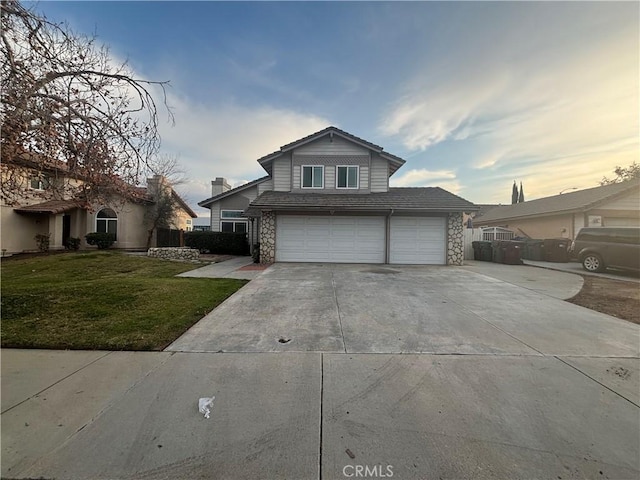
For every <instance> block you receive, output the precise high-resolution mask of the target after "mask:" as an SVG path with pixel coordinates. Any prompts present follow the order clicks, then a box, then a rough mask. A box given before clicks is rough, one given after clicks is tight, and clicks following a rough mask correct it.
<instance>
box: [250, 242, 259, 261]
mask: <svg viewBox="0 0 640 480" xmlns="http://www.w3.org/2000/svg"><path fill="white" fill-rule="evenodd" d="M251 256H252V257H253V263H260V244H259V243H255V244H254V245H253V254H252V255H251Z"/></svg>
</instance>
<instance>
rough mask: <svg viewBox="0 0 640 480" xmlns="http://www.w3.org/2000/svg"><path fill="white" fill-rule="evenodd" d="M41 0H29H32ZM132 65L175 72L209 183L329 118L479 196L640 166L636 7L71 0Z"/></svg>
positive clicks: (408, 179) (420, 174)
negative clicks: (639, 163) (631, 165)
mask: <svg viewBox="0 0 640 480" xmlns="http://www.w3.org/2000/svg"><path fill="white" fill-rule="evenodd" d="M27 5H30V4H27ZM36 9H37V10H39V11H40V12H42V13H44V14H45V15H46V16H47V17H48V18H49V19H50V20H55V21H66V22H68V23H69V25H70V26H71V28H72V29H73V30H75V31H77V32H82V33H86V34H93V33H95V34H97V36H98V39H99V40H100V42H102V43H104V44H105V45H107V46H108V47H109V48H110V51H111V54H112V56H113V58H114V60H116V61H119V60H125V59H126V60H127V61H128V62H129V65H130V67H131V69H132V70H133V71H134V72H135V75H136V76H138V77H139V78H144V79H147V80H169V81H170V85H171V86H170V88H169V89H168V103H169V105H170V106H171V108H172V111H173V113H174V115H175V125H173V126H172V125H171V123H170V122H168V121H167V115H166V111H163V110H160V114H161V116H160V118H161V125H160V127H161V128H160V130H161V135H162V142H163V143H162V145H163V146H162V152H163V153H164V154H167V155H175V156H176V157H177V158H178V161H179V163H180V165H181V167H182V169H183V170H184V172H185V176H186V178H187V179H188V181H187V183H185V184H183V185H181V186H180V187H179V191H180V193H181V194H182V195H183V196H184V197H185V198H186V200H187V201H188V203H189V204H190V205H191V206H192V208H193V209H194V210H195V211H196V212H197V213H198V214H199V215H201V216H208V210H207V209H203V208H201V207H198V206H197V202H199V201H202V200H204V199H206V198H208V197H209V196H210V193H211V180H213V179H214V178H216V177H225V178H226V179H227V181H228V182H229V183H230V184H231V185H232V186H238V185H241V184H242V183H244V182H247V181H251V180H254V179H256V178H259V177H261V176H263V175H265V174H266V173H265V172H264V170H262V168H261V167H260V165H259V164H258V162H257V161H256V160H257V159H258V158H260V157H262V156H264V155H266V154H268V153H271V152H274V151H276V150H278V149H279V148H280V147H281V146H282V145H285V144H287V143H290V142H292V141H295V140H297V139H299V138H302V137H304V136H307V135H309V134H311V133H313V132H316V131H319V130H321V129H323V128H325V127H327V126H330V125H333V126H336V127H338V128H341V129H343V130H346V131H347V132H349V133H351V134H353V135H356V136H358V137H361V138H363V139H365V140H367V141H369V142H372V143H375V144H377V145H380V146H382V147H383V148H384V150H385V151H387V152H390V153H392V154H394V155H397V156H399V157H401V158H403V159H405V160H406V164H405V165H404V166H403V167H402V168H401V169H399V170H398V171H397V172H396V173H395V174H394V175H393V176H392V177H391V179H390V182H391V186H396V187H400V186H402V187H421V186H440V187H442V188H444V189H446V190H449V191H450V192H452V193H455V194H457V195H460V196H462V197H463V198H465V199H467V200H469V201H472V202H474V203H503V204H508V203H510V202H511V189H512V184H513V182H514V181H517V182H518V184H520V182H522V184H523V187H524V194H525V199H526V200H532V199H535V198H540V197H545V196H549V195H556V194H558V193H559V192H561V191H571V189H582V188H589V187H594V186H597V185H598V184H599V181H600V180H601V179H602V177H603V176H609V177H611V176H613V170H614V168H615V167H616V166H623V167H624V166H628V165H630V164H631V163H633V162H634V161H640V158H639V157H640V145H639V132H640V125H639V106H640V98H639V89H640V78H639V77H640V42H639V39H640V29H639V24H640V3H638V2H619V3H617V2H602V3H600V2H579V1H576V2H482V1H478V2H428V1H427V2H267V1H265V2H208V1H198V2H171V1H162V2H156V1H138V2H126V1H125V2H93V1H86V2H66V1H44V2H40V3H38V4H37V5H36Z"/></svg>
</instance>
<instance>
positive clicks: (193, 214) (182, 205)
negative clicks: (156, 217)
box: [171, 188, 198, 218]
mask: <svg viewBox="0 0 640 480" xmlns="http://www.w3.org/2000/svg"><path fill="white" fill-rule="evenodd" d="M171 196H172V197H173V200H174V201H175V202H177V203H178V205H180V208H182V209H183V210H184V211H185V212H187V214H188V215H189V216H190V217H191V218H198V214H197V213H196V212H194V211H193V210H191V207H189V205H187V202H185V201H184V199H183V198H182V197H181V196H180V195H178V192H176V191H175V190H174V189H173V188H172V189H171Z"/></svg>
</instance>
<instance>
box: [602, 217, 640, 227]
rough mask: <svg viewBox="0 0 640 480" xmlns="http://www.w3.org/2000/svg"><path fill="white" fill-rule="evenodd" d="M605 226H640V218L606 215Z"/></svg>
mask: <svg viewBox="0 0 640 480" xmlns="http://www.w3.org/2000/svg"><path fill="white" fill-rule="evenodd" d="M602 223H604V226H605V227H640V218H629V217H627V218H617V217H605V218H604V221H603V222H602Z"/></svg>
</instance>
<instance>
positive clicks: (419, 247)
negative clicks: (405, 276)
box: [389, 216, 447, 265]
mask: <svg viewBox="0 0 640 480" xmlns="http://www.w3.org/2000/svg"><path fill="white" fill-rule="evenodd" d="M446 242H447V235H446V219H445V218H444V217H393V216H392V217H391V244H390V252H389V263H396V264H406V265H444V264H445V263H446V246H447V244H446Z"/></svg>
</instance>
